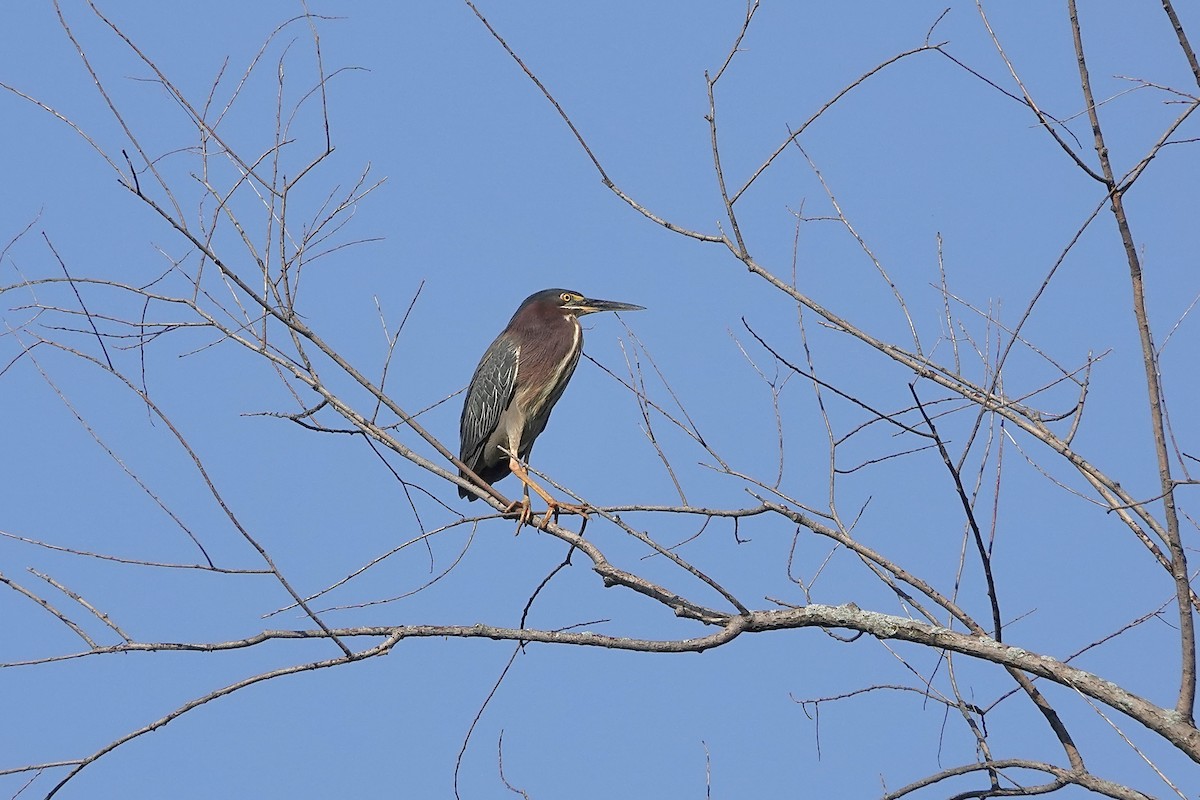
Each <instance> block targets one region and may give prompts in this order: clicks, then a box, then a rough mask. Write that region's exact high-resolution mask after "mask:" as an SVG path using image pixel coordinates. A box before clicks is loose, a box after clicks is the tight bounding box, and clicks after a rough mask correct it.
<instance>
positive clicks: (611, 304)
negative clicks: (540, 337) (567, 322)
mask: <svg viewBox="0 0 1200 800" xmlns="http://www.w3.org/2000/svg"><path fill="white" fill-rule="evenodd" d="M527 309H528V310H530V311H534V312H543V313H544V312H546V311H550V310H553V311H557V312H559V313H563V314H571V315H573V316H576V317H582V316H583V315H584V314H595V313H596V312H597V311H642V310H644V306H635V305H632V304H630V303H618V302H616V301H615V300H597V299H596V298H594V297H584V296H583V295H581V294H580V293H579V292H573V291H571V290H570V289H543V290H542V291H540V292H536V293H534V294H531V295H530V296H529V297H527V298H526V299H525V302H524V303H522V304H521V307H520V308H519V309H517V315H518V316H519V315H520V314H521V312H523V311H525V310H527Z"/></svg>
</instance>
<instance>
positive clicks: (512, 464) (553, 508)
mask: <svg viewBox="0 0 1200 800" xmlns="http://www.w3.org/2000/svg"><path fill="white" fill-rule="evenodd" d="M508 469H509V471H510V472H512V474H513V475H516V476H517V478H518V479H519V480H520V481H521V483H523V484H525V498H524V506H525V508H524V510H523V512H522V516H523V517H524V518H525V520H526V522H528V520H529V518H530V517H532V514H530V513H529V512H530V508H529V506H530V503H529V490H530V489H532V490H533V491H535V492H537V495H538V497H540V498H542V499H543V500H545V501H546V506H547V508H546V516H544V517H543V518H542V524H541V525H540V526H539V527H543V528H544V527H545V526H546V525H547V524H548V523H549V522H550V518H551V517H553V518H554V521H555V522H558V513H559V510H560V509H561V508H562V504H561V503H559V502H558V501H557V500H555V499H554V498H553V497H551V496H550V493H549V492H547V491H546V490H545V489H543V488H542V487H541V486H539V485H538V484H537V482H536V481H534V479H533V478H531V477H529V471H528V470H526V469H525V467H523V466H522V465H521V462H520V461H519V460H517V459H516V458H515V457H513V456H509V458H508Z"/></svg>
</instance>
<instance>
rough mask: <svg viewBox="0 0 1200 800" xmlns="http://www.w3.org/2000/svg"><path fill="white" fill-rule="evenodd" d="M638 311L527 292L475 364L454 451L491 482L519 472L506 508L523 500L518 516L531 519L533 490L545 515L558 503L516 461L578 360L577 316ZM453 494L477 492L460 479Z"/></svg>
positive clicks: (565, 294) (523, 457) (559, 293)
mask: <svg viewBox="0 0 1200 800" xmlns="http://www.w3.org/2000/svg"><path fill="white" fill-rule="evenodd" d="M640 310H642V306H634V305H630V304H629V303H615V302H613V301H611V300H594V299H591V298H587V297H584V296H583V295H581V294H579V293H578V292H572V291H570V290H568V289H544V290H543V291H540V292H536V293H534V294H531V295H530V296H529V297H527V298H525V302H523V303H521V306H520V308H518V309H517V313H515V314H513V317H512V319H511V320H509V322H508V327H506V328H505V329H504V330H502V331H501V332H500V335H499V336H497V337H496V341H494V342H492V345H491V347H489V348H488V349H487V352H486V353H484V354H483V358H482V359H480V361H479V366H478V367H476V368H475V374H474V375H472V376H471V385H470V387H469V388H468V389H467V399H466V400H465V401H464V402H463V410H462V419H461V420H460V421H459V433H460V435H461V441H462V445H461V447H460V449H459V456H458V457H459V460H460V461H462V462H463V463H464V464H466V465H467V466H468V467H470V468H471V470H472V471H473V472H474V473H475V474H476V475H478V476H479V477H480V478H482V479H483V480H485V481H487V482H488V483H495V482H496V481H498V480H500V479H501V478H503V477H505V476H506V475H508V474H509V473H510V472H511V473H512V474H513V475H516V476H517V477H518V478H520V479H521V482H522V483H524V484H525V492H524V498H523V499H522V500H521V501H517V502H514V503H513V504H512V506H510V507H509V509H508V510H509V511H512V510H515V509H516V508H517V507H520V508H521V520H522V521H523V522H527V521H528V520H529V512H530V508H529V490H530V489H533V491H535V492H537V494H538V496H539V497H541V498H542V499H543V500H545V501H546V503H547V505H548V506H549V508H548V509H547V511H546V521H549V519H550V515H551V514H555V515H557V513H558V510H559V509H560V508H561V507H562V504H560V503H558V502H556V501H555V500H554V498H552V497H551V496H550V495H549V493H547V492H546V490H545V489H543V488H542V487H541V486H538V485H537V484H536V483H534V482H533V479H531V478H530V477H529V473H528V472H527V471H526V470H525V468H524V467H523V466H521V462H523V461H526V462H527V461H528V460H529V452H530V451H531V450H532V449H533V443H534V441H535V440H536V439H537V437H538V436H539V435H540V434H541V432H542V431H543V430H545V429H546V423H547V422H548V421H549V419H550V412H551V411H553V410H554V404H555V403H557V402H558V398H560V397H562V393H563V389H566V388H567V382H568V381H570V380H571V374H572V373H573V372H575V365H576V364H578V363H579V354H580V353H581V352H582V351H583V329H582V327H581V326H580V324H579V318H580V317H582V316H583V315H584V314H593V313H595V312H597V311H640ZM460 475H462V477H464V478H466V477H467V476H466V475H465V474H464V473H461V472H460ZM458 496H459V497H465V498H467V499H468V500H474V499H475V497H476V496H475V495H473V494H471V493H470V492H469V491H468V490H467V489H465V488H463V487H461V486H460V487H459V489H458Z"/></svg>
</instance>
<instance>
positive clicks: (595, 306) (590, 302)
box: [567, 297, 646, 317]
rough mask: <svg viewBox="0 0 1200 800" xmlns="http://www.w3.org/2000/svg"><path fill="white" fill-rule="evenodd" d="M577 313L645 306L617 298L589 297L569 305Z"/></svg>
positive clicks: (634, 309) (622, 309) (643, 307)
mask: <svg viewBox="0 0 1200 800" xmlns="http://www.w3.org/2000/svg"><path fill="white" fill-rule="evenodd" d="M567 308H569V309H570V310H572V311H574V312H575V313H576V314H577V315H579V316H581V317H582V316H583V315H584V314H595V313H596V312H597V311H645V310H646V307H645V306H635V305H633V304H631V303H618V302H616V301H615V300H596V299H595V298H592V297H588V298H585V299H583V300H580V301H579V302H578V303H572V304H571V305H569V306H567Z"/></svg>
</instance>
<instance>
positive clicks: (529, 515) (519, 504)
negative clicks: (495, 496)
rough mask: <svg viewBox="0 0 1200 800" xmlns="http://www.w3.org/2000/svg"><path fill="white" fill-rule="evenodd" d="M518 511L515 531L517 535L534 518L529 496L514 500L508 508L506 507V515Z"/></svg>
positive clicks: (514, 533)
mask: <svg viewBox="0 0 1200 800" xmlns="http://www.w3.org/2000/svg"><path fill="white" fill-rule="evenodd" d="M513 513H516V515H517V529H516V530H515V531H513V535H514V536H516V535H517V534H519V533H520V532H521V528H523V527H524V526H526V525H528V524H529V523H530V521H531V520H533V507H532V505H531V504H530V502H529V498H528V497H522V498H521V499H520V500H513V501H512V502H511V503H509V504H508V508H506V509H504V514H505V516H507V515H509V514H513Z"/></svg>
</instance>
